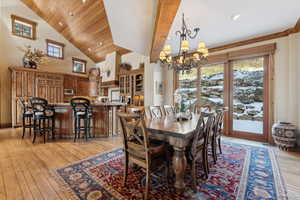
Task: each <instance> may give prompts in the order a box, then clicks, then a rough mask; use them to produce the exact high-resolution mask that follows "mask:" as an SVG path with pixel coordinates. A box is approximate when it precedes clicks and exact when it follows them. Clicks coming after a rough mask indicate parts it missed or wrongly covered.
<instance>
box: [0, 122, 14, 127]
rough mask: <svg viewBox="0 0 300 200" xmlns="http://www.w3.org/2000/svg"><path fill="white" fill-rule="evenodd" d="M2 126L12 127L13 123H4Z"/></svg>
mask: <svg viewBox="0 0 300 200" xmlns="http://www.w3.org/2000/svg"><path fill="white" fill-rule="evenodd" d="M0 128H12V123H3V124H0Z"/></svg>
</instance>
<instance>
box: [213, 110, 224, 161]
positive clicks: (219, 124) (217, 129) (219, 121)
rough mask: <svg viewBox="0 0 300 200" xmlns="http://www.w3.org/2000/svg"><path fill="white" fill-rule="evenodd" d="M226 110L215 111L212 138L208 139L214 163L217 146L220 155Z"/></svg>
mask: <svg viewBox="0 0 300 200" xmlns="http://www.w3.org/2000/svg"><path fill="white" fill-rule="evenodd" d="M225 111H226V109H219V110H217V111H216V112H217V114H216V119H215V122H214V126H213V130H212V133H213V134H212V136H211V138H210V141H209V142H210V143H211V149H212V153H213V158H214V163H216V162H217V158H218V157H217V146H218V147H219V151H220V153H221V154H222V147H221V146H222V145H221V134H222V128H223V121H224V113H225Z"/></svg>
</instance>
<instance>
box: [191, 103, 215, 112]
mask: <svg viewBox="0 0 300 200" xmlns="http://www.w3.org/2000/svg"><path fill="white" fill-rule="evenodd" d="M191 111H192V112H193V113H196V114H200V113H201V112H211V111H212V109H211V106H210V105H193V106H192V107H191Z"/></svg>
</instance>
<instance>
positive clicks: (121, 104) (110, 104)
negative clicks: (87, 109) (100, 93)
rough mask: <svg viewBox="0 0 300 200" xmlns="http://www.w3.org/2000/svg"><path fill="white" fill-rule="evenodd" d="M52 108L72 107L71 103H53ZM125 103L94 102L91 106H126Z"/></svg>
mask: <svg viewBox="0 0 300 200" xmlns="http://www.w3.org/2000/svg"><path fill="white" fill-rule="evenodd" d="M50 105H52V106H54V107H55V106H57V107H63V106H71V105H70V103H52V104H50ZM125 105H126V104H125V103H120V102H107V103H102V102H92V103H91V106H125Z"/></svg>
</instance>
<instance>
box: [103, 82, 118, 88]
mask: <svg viewBox="0 0 300 200" xmlns="http://www.w3.org/2000/svg"><path fill="white" fill-rule="evenodd" d="M118 85H119V81H118V80H113V81H106V82H102V83H101V87H114V86H118Z"/></svg>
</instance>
